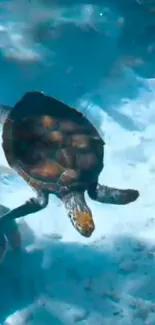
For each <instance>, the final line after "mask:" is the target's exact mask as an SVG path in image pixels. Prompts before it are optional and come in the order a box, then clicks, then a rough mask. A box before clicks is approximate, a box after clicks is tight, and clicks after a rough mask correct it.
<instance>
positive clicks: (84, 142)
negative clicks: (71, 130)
mask: <svg viewBox="0 0 155 325" xmlns="http://www.w3.org/2000/svg"><path fill="white" fill-rule="evenodd" d="M71 141H72V147H74V148H78V149H87V148H89V145H90V138H89V136H87V135H85V134H75V135H72V138H71Z"/></svg>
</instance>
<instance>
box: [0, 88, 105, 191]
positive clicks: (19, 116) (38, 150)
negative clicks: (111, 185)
mask: <svg viewBox="0 0 155 325" xmlns="http://www.w3.org/2000/svg"><path fill="white" fill-rule="evenodd" d="M2 139H3V149H4V153H5V155H6V159H7V161H8V163H9V165H10V166H11V167H12V168H14V169H15V170H16V171H17V172H18V173H19V174H20V175H21V176H22V177H23V178H24V179H25V180H26V181H27V182H28V183H29V184H30V185H31V186H32V187H34V188H37V189H39V188H41V189H46V190H48V191H49V192H54V193H59V192H61V190H62V189H66V188H67V189H71V188H72V189H76V188H84V189H86V188H87V187H88V186H89V183H91V182H92V181H94V180H97V178H98V175H99V173H100V172H101V170H102V168H103V145H104V141H103V140H102V139H101V137H100V135H99V133H98V132H97V130H96V129H95V128H94V126H93V125H92V124H91V123H90V122H89V121H88V120H87V118H86V117H85V116H84V115H83V114H82V113H80V112H78V111H77V110H76V109H73V108H71V107H69V106H68V105H65V104H64V103H62V102H60V101H58V100H56V99H55V98H52V97H48V96H46V95H44V94H43V93H41V92H30V93H26V94H25V96H24V97H23V98H22V99H21V100H20V101H19V102H18V103H17V104H16V105H15V106H14V107H13V109H12V110H11V111H10V113H9V115H8V117H7V119H6V121H5V123H4V125H3V134H2Z"/></svg>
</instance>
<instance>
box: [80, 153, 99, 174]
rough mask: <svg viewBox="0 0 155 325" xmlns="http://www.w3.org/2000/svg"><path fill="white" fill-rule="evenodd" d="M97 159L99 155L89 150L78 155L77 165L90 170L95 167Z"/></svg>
mask: <svg viewBox="0 0 155 325" xmlns="http://www.w3.org/2000/svg"><path fill="white" fill-rule="evenodd" d="M97 161H98V159H97V156H96V155H95V154H94V153H92V152H88V153H84V154H79V155H77V160H76V165H77V168H78V169H82V170H89V169H91V168H93V167H94V168H95V165H96V164H97Z"/></svg>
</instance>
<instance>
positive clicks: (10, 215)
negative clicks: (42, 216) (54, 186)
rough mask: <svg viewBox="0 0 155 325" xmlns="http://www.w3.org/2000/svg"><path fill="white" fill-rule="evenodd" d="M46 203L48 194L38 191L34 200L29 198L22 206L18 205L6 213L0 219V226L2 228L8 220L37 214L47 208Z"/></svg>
mask: <svg viewBox="0 0 155 325" xmlns="http://www.w3.org/2000/svg"><path fill="white" fill-rule="evenodd" d="M48 201H49V194H48V193H44V192H42V191H38V192H37V197H36V198H35V197H34V198H31V199H29V200H28V201H27V202H25V203H24V204H22V205H20V206H19V207H17V208H15V209H12V210H10V211H8V212H6V213H5V214H4V215H3V216H2V217H1V218H0V223H1V224H2V226H4V225H5V222H8V221H9V220H13V219H17V218H21V217H25V216H27V215H28V214H31V213H35V212H38V211H40V210H42V209H44V208H45V207H46V206H47V204H48ZM1 224H0V227H1Z"/></svg>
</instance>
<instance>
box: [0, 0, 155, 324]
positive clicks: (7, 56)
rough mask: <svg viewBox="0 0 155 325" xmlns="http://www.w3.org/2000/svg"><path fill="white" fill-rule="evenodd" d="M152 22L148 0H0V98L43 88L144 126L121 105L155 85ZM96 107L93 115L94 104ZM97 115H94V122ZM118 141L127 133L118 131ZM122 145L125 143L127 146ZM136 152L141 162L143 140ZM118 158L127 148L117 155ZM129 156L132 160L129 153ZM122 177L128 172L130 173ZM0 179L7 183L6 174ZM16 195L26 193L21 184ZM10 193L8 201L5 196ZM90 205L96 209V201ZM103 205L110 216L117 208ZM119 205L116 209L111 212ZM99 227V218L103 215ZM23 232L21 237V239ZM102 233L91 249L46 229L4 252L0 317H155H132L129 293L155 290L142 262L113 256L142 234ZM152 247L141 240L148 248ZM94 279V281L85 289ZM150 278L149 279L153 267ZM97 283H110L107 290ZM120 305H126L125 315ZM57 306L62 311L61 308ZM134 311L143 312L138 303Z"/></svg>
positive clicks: (127, 124) (124, 124) (127, 126)
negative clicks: (134, 267) (107, 239)
mask: <svg viewBox="0 0 155 325" xmlns="http://www.w3.org/2000/svg"><path fill="white" fill-rule="evenodd" d="M154 26H155V2H154V1H141V2H140V1H136V0H128V1H125V0H124V1H123V0H118V1H114V0H109V1H101V0H100V1H99V0H96V1H93V0H92V1H89V2H88V1H77V3H76V1H74V4H72V1H69V0H66V1H64V2H63V3H62V1H60V0H59V1H52V0H51V1H50V0H44V1H43V0H40V1H39V0H38V1H37V0H35V1H34V0H30V1H27V0H14V1H0V89H1V92H0V103H2V104H6V105H11V106H12V105H14V104H15V103H16V102H17V101H18V100H19V99H20V98H21V96H23V94H24V93H25V92H26V91H30V90H41V91H44V92H45V93H47V94H49V95H51V96H55V97H57V98H58V99H60V100H63V101H64V102H66V103H68V104H71V105H73V106H75V107H77V108H79V109H80V110H82V106H81V102H83V101H87V103H88V104H91V105H94V106H93V108H92V109H93V111H95V110H97V106H98V107H100V110H101V111H103V112H104V113H106V114H107V116H108V117H109V118H112V119H113V120H114V121H115V123H116V124H117V125H118V126H119V127H120V129H121V130H124V132H127V133H125V134H127V135H128V134H133V133H134V132H137V133H138V132H141V129H142V127H141V124H140V123H139V124H138V122H137V119H136V118H137V117H136V116H135V118H134V117H133V115H132V116H131V115H130V114H125V112H124V111H123V110H122V109H121V107H122V105H124V104H125V103H128V102H129V101H131V102H134V101H136V100H137V98H140V97H141V96H142V95H143V93H144V92H145V93H146V94H147V95H148V96H149V94H150V93H151V92H152V90H151V88H150V84H149V82H148V81H149V79H150V78H151V80H152V79H153V78H154V75H155V56H154V52H155V34H154V31H155V27H154ZM145 105H146V103H145ZM145 107H146V106H145ZM88 111H89V109H88ZM93 114H94V113H93ZM88 115H89V112H88ZM95 115H96V116H97V115H98V112H97V111H96V113H95V114H94V115H93V116H95ZM144 120H145V119H144ZM150 121H151V118H150ZM100 122H101V121H100V117H99V118H98V127H99V126H100V124H101V123H100ZM148 123H149V122H148ZM114 127H115V125H114ZM117 130H119V129H117ZM122 132H123V131H122ZM128 132H129V133H128ZM121 141H122V142H123V141H125V140H124V139H123V138H122V139H121ZM128 146H129V147H130V145H128ZM146 147H147V145H146ZM112 150H113V147H112ZM126 151H127V152H129V151H128V147H127V148H126ZM137 152H138V154H137V158H136V159H137V161H138V162H137V164H138V163H139V159H140V158H139V152H140V149H139V151H137ZM151 152H152V151H151ZM121 154H122V152H120V157H121ZM128 155H130V154H129V153H128ZM131 155H132V153H131ZM133 156H134V157H135V153H133ZM122 160H123V156H122V159H121V158H120V162H121V161H122ZM129 160H130V159H129ZM131 160H132V159H131ZM116 161H117V158H116ZM132 163H133V164H134V163H135V161H134V159H133V161H132V162H131V164H132ZM148 170H149V167H148ZM122 172H123V168H122ZM111 173H112V171H111ZM141 175H143V171H142V173H141ZM116 178H117V177H116ZM141 178H142V176H141ZM127 179H128V181H129V180H130V176H128V178H127ZM135 181H136V180H135ZM1 182H3V183H4V184H5V182H4V177H3V175H2V180H1ZM124 182H126V176H124ZM137 182H138V181H137ZM10 183H11V184H12V185H10ZM139 183H140V181H139ZM6 184H7V185H6V188H7V186H8V188H9V189H10V188H11V190H10V191H12V192H13V191H14V190H15V188H16V189H17V188H18V186H19V187H20V186H21V188H23V187H22V186H24V185H23V184H21V183H20V181H19V184H18V181H17V183H16V180H14V179H13V178H12V176H11V177H10V178H9V177H8V183H6ZM8 184H9V185H8ZM123 184H124V183H123ZM2 191H3V187H2V188H1V192H2ZM6 192H7V191H6ZM12 192H11V193H12ZM18 195H21V197H22V193H20V190H18V194H17V196H18ZM17 196H16V201H17ZM6 203H8V205H9V206H10V202H7V198H6V197H5V204H6ZM53 209H55V206H54V207H53ZM94 209H96V211H97V209H98V206H95V207H94ZM109 209H110V208H109ZM53 211H54V210H53ZM105 211H106V210H105ZM108 211H110V212H109V215H110V213H111V214H112V213H113V216H114V212H113V211H114V210H113V211H112V209H111V210H108ZM132 212H134V208H133V211H132ZM119 213H121V212H119V211H116V214H117V215H119ZM100 215H102V212H101V213H100ZM109 222H110V221H109ZM111 222H112V221H111ZM98 226H99V225H98ZM26 227H27V228H26ZM57 227H58V225H57V224H56V226H55V228H56V229H57ZM66 227H67V226H66ZM101 227H103V228H104V226H103V224H102V226H101ZM107 228H108V227H107ZM26 229H27V230H26ZM61 230H62V229H61ZM52 231H53V228H52V229H51V232H52ZM62 232H63V231H62ZM24 234H25V235H24V236H25V237H24V238H26V240H27V242H28V244H30V243H31V244H33V243H34V242H35V240H36V238H35V236H36V234H35V233H33V231H32V229H29V226H28V225H27V226H26V224H24ZM73 237H74V235H73ZM37 240H38V239H37ZM72 240H73V238H72ZM73 241H74V240H73ZM79 241H80V239H79ZM94 241H95V239H94ZM27 242H26V243H25V242H24V245H25V247H26V246H27V245H28V244H27ZM101 243H102V238H100V245H101V246H102V247H101V248H102V249H101V250H97V249H96V247H94V246H93V245H94V244H93V245H92V244H91V243H90V244H88V243H86V242H85V245H87V244H88V246H86V247H85V246H84V244H83V243H74V244H72V243H66V242H65V243H63V241H62V242H59V240H58V241H57V239H56V240H53V239H52V240H51V241H50V239H48V240H45V239H44V240H43V239H42V241H41V244H40V245H41V248H39V249H38V250H37V251H34V252H33V251H32V252H31V253H26V252H24V253H21V254H19V255H18V254H17V255H16V256H15V255H8V257H7V258H6V260H5V261H4V264H3V266H2V267H1V269H0V301H1V302H0V321H1V322H3V324H6V325H10V324H11V325H20V324H23V325H25V324H28V325H33V324H37V325H40V324H41V325H47V324H49V325H51V324H54V325H72V324H80V325H88V324H89V325H91V324H96V325H101V324H103V323H104V322H105V324H106V325H113V324H115V325H131V324H132V325H137V324H138V325H141V324H144V322H145V320H147V323H146V324H147V325H152V324H155V318H154V317H153V316H150V315H152V314H150V315H149V316H148V319H147V317H145V315H144V316H135V318H134V312H133V313H132V312H131V309H132V307H131V305H132V304H133V301H135V299H139V300H138V303H139V304H140V301H141V300H143V302H147V303H150V304H152V305H151V306H154V305H153V304H154V299H155V297H154V294H153V287H152V288H150V287H151V284H150V283H149V285H148V286H149V288H150V292H151V293H150V296H149V295H147V294H146V295H145V292H146V290H145V288H144V291H142V292H141V290H140V286H141V287H143V285H142V280H141V282H140V284H139V278H140V279H141V277H142V275H141V273H140V276H139V277H138V271H137V273H135V274H136V275H134V271H133V273H132V271H131V274H130V271H129V272H128V271H126V270H125V271H124V270H123V271H122V270H121V271H120V270H119V266H118V265H119V264H118V262H117V255H118V252H117V249H116V246H118V248H119V249H120V250H121V249H122V247H123V248H124V250H123V252H122V253H121V258H122V259H123V258H124V259H125V258H126V257H129V256H130V255H132V254H131V252H133V250H134V249H135V250H136V248H133V247H137V246H138V245H140V241H139V240H138V239H136V240H135V241H133V239H132V238H130V236H129V237H128V236H127V237H126V238H125V239H124V238H123V239H122V238H121V239H119V240H118V241H116V243H115V245H114V249H113V248H111V247H110V248H109V249H107V251H106V248H105V247H103V246H104V245H102V244H101ZM128 247H129V248H128ZM128 249H129V251H128ZM149 249H150V248H148V247H147V246H145V245H144V251H145V254H146V255H147V256H148V255H149V254H150V250H149ZM44 255H46V256H48V263H47V265H48V266H49V267H47V266H46V267H45V266H44V265H43V264H44V263H43V260H44V257H45V256H44ZM132 258H134V256H132ZM137 258H138V257H137ZM152 258H153V257H152ZM148 259H149V258H148ZM153 261H154V260H153ZM45 264H46V263H45ZM141 265H142V267H141V270H142V271H144V275H145V272H146V270H147V272H148V273H149V271H150V270H151V271H152V273H151V274H153V272H154V266H153V263H151V262H150V260H149V263H147V266H146V270H145V266H143V262H142V261H141ZM151 271H150V272H151ZM119 272H120V273H119ZM91 279H93V281H94V282H95V285H94V286H95V289H94V290H96V291H93V290H92V289H90V287H91V284H90V282H91ZM105 279H106V280H105ZM117 279H119V281H118V285H117ZM148 281H149V280H148ZM144 282H145V281H144ZM150 282H151V283H152V285H153V283H154V276H153V275H152V277H151V280H150ZM131 283H132V285H131ZM137 283H138V284H139V288H138V289H137V291H136V289H134V290H135V291H134V290H133V292H134V293H133V292H132V294H131V292H130V290H129V288H131V287H132V286H133V287H134V286H135V288H136V285H137ZM145 285H146V283H145ZM145 285H144V287H145ZM111 286H114V287H115V289H116V291H118V293H119V294H118V296H119V295H120V296H121V295H122V296H121V297H122V298H119V297H117V296H116V295H114V296H112V294H109V295H108V292H109V290H111V291H113V290H112V289H109V288H111ZM146 287H147V285H146ZM101 289H102V290H101ZM128 290H129V291H128ZM102 291H104V292H107V296H106V294H105V295H103V292H102ZM135 292H136V293H135ZM124 293H125V294H124ZM103 296H104V298H103ZM131 296H132V298H133V299H131ZM137 296H138V298H137ZM39 297H41V299H43V302H42V303H41V307H38V305H37V307H35V306H36V305H35V304H39V303H38V300H39ZM42 297H44V298H42ZM108 299H109V300H110V303H109V300H108ZM119 299H120V300H119ZM121 299H122V300H121ZM45 300H46V303H45ZM36 301H37V303H36ZM49 301H52V302H53V301H54V303H55V305H54V306H53V307H51V306H52V305H51V306H50V303H51V304H52V302H49ZM44 303H45V305H46V308H45V310H44ZM117 303H118V305H117ZM63 304H64V305H63ZM29 306H31V308H32V309H33V312H32V313H31V310H30V312H29V313H28V315H30V316H24V317H25V318H24V317H23V319H24V320H23V322H22V321H21V320H20V321H21V322H20V321H19V319H18V317H17V319H16V320H15V321H10V322H9V320H7V321H6V322H5V320H6V319H7V317H9V316H10V315H11V314H12V313H13V314H14V313H16V312H17V311H19V310H23V309H24V310H25V309H26V308H27V307H29ZM32 306H33V307H32ZM71 307H72V309H71ZM116 307H119V308H118V309H119V310H120V309H121V308H124V309H123V312H124V314H123V316H121V312H120V311H119V312H118V310H117V308H116ZM31 308H30V309H31ZM35 308H36V310H37V312H36V314H35V311H34V310H35ZM59 308H60V312H58V311H57V310H59ZM76 308H77V309H78V313H81V314H82V316H80V315H81V314H78V316H77V317H74V319H72V317H71V314H72V315H73V314H76V313H77V312H76V311H75V310H74V309H76ZM135 308H138V307H135ZM151 308H152V309H153V307H150V310H151ZM133 309H134V308H133ZM139 309H140V307H139ZM79 310H80V312H79ZM144 310H145V311H146V305H145V308H144ZM140 311H141V313H142V311H143V308H141V310H140ZM137 313H138V311H137ZM143 313H144V311H143ZM150 313H151V311H150ZM34 314H35V316H34ZM131 314H132V315H131ZM24 315H25V314H24ZM66 315H67V316H66ZM129 315H130V317H129ZM90 316H91V317H92V318H91V317H90ZM117 316H118V317H117ZM33 317H34V319H33ZM121 317H122V318H121ZM136 317H139V319H140V321H139V322H138V321H137V318H136ZM151 317H152V318H151ZM27 318H28V319H27ZM25 319H26V320H25ZM151 321H152V323H151ZM153 322H154V323H153Z"/></svg>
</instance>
